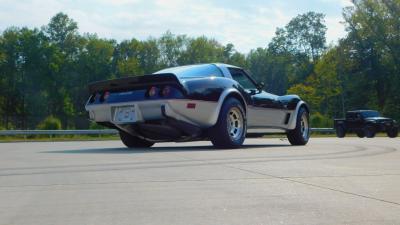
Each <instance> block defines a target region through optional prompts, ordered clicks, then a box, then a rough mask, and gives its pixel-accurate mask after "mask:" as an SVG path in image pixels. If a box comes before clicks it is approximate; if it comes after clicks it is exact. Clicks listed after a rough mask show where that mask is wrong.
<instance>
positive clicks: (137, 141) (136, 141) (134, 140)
mask: <svg viewBox="0 0 400 225" xmlns="http://www.w3.org/2000/svg"><path fill="white" fill-rule="evenodd" d="M119 137H120V138H121V141H122V143H124V145H125V146H126V147H128V148H149V147H151V146H153V145H154V142H150V141H146V140H144V139H141V138H138V137H135V136H132V135H130V134H129V133H126V132H124V131H120V132H119Z"/></svg>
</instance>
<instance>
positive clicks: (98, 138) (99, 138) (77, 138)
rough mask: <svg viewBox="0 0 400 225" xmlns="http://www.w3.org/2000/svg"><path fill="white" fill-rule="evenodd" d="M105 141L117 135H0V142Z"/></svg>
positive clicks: (113, 138)
mask: <svg viewBox="0 0 400 225" xmlns="http://www.w3.org/2000/svg"><path fill="white" fill-rule="evenodd" d="M103 140H104V141H105V140H119V136H118V135H104V134H102V135H53V136H49V135H30V136H23V135H16V136H0V142H21V141H27V142H41V141H103Z"/></svg>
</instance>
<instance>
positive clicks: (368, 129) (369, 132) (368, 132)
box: [364, 125, 376, 138]
mask: <svg viewBox="0 0 400 225" xmlns="http://www.w3.org/2000/svg"><path fill="white" fill-rule="evenodd" d="M364 133H365V137H367V138H373V137H375V134H376V131H375V128H374V127H373V126H372V125H367V126H365V127H364Z"/></svg>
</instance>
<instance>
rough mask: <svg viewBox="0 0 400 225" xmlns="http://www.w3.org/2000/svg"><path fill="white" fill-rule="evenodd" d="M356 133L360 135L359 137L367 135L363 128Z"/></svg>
mask: <svg viewBox="0 0 400 225" xmlns="http://www.w3.org/2000/svg"><path fill="white" fill-rule="evenodd" d="M356 134H357V136H358V137H359V138H364V137H365V133H364V131H363V130H358V131H357V132H356Z"/></svg>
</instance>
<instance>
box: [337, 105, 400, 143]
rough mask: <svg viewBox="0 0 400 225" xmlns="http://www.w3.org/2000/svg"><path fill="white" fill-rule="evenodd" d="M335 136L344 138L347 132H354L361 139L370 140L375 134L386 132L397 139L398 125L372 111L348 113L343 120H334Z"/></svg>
mask: <svg viewBox="0 0 400 225" xmlns="http://www.w3.org/2000/svg"><path fill="white" fill-rule="evenodd" d="M334 127H335V129H336V135H337V136H338V137H340V138H342V137H344V136H345V135H346V133H348V132H354V133H356V134H357V136H359V137H360V138H362V137H369V138H372V137H374V136H375V134H376V133H377V132H386V133H387V135H388V136H389V137H392V138H394V137H397V135H398V128H399V125H398V124H397V122H396V121H395V120H393V119H390V118H386V117H382V116H381V115H380V114H379V112H377V111H374V110H355V111H348V112H347V113H346V118H345V119H335V120H334Z"/></svg>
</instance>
